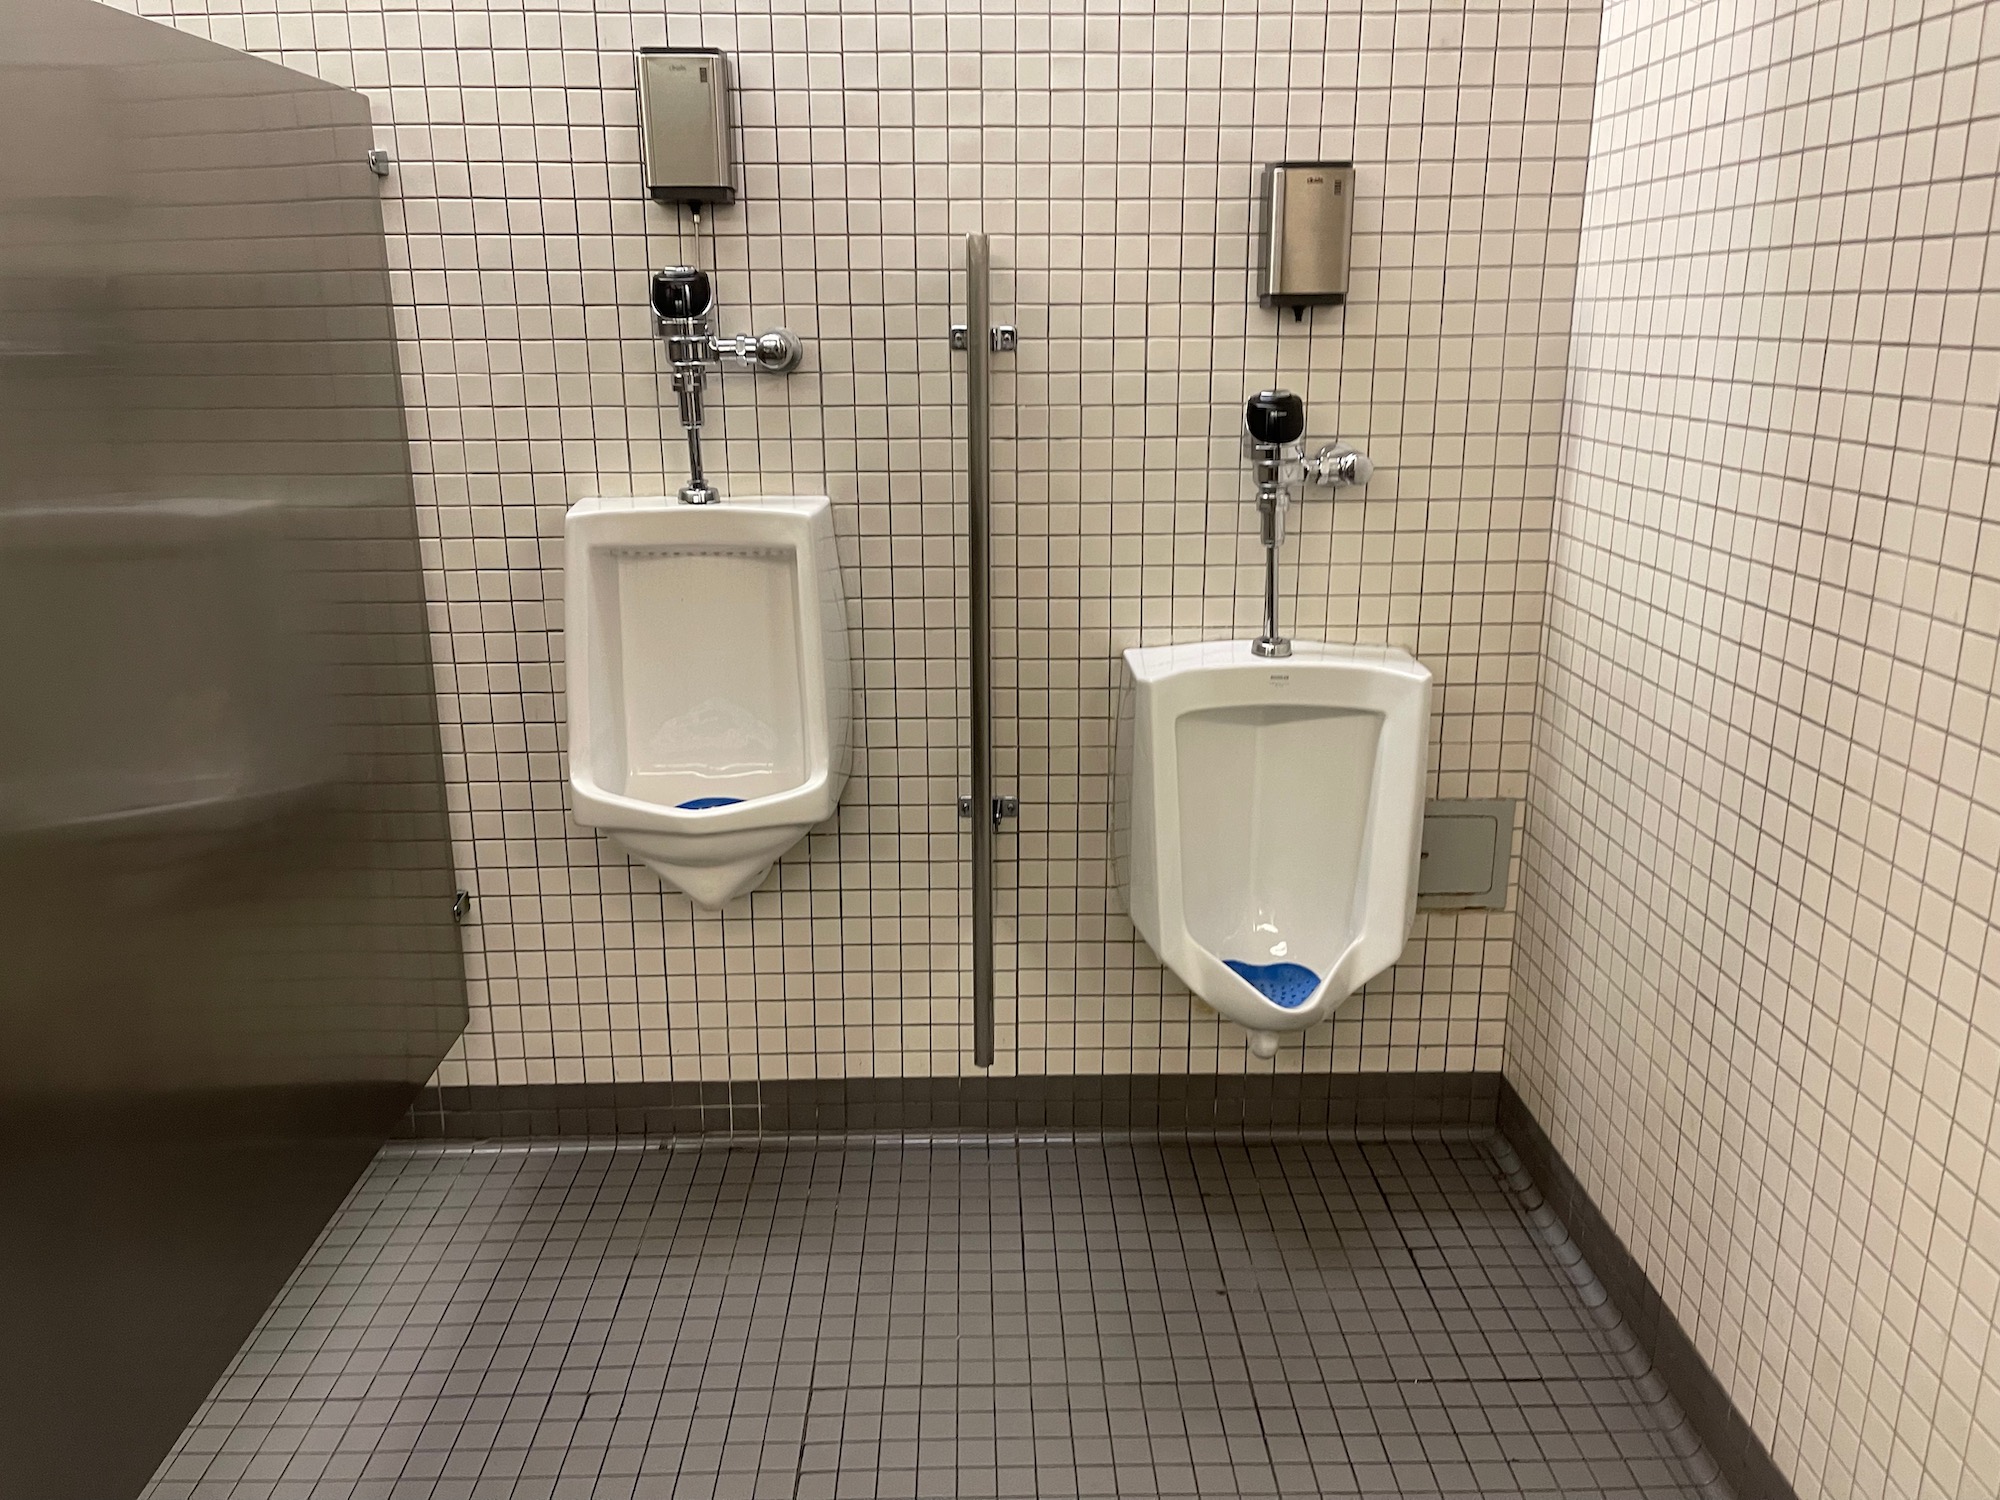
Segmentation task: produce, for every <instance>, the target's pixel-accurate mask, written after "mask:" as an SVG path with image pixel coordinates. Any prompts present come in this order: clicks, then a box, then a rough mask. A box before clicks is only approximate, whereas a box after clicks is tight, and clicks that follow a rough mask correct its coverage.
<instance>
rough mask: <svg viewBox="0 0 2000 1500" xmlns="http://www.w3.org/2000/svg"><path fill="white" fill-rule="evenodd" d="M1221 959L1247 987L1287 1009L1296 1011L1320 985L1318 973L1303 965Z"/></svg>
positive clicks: (1310, 997)
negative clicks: (1250, 962) (1252, 962)
mask: <svg viewBox="0 0 2000 1500" xmlns="http://www.w3.org/2000/svg"><path fill="white" fill-rule="evenodd" d="M1223 962H1224V963H1225V964H1227V965H1228V966H1229V967H1230V968H1231V969H1232V970H1234V971H1235V973H1236V974H1237V975H1238V976H1240V977H1241V978H1242V979H1243V980H1244V981H1245V982H1246V983H1247V984H1248V985H1249V986H1250V988H1252V989H1253V990H1255V991H1256V992H1257V993H1258V994H1260V995H1262V996H1263V997H1264V998H1265V999H1266V1000H1268V1001H1270V1002H1271V1003H1272V1004H1273V1005H1282V1006H1283V1007H1284V1008H1285V1009H1286V1010H1297V1009H1298V1008H1299V1007H1300V1006H1301V1005H1304V1004H1305V1003H1306V1001H1308V1000H1310V999H1312V997H1313V991H1314V990H1316V989H1318V988H1319V975H1317V974H1315V973H1313V971H1312V970H1311V969H1308V968H1307V967H1306V966H1305V965H1304V964H1246V963H1241V962H1239V961H1238V960H1236V959H1233V958H1225V959H1224V960H1223Z"/></svg>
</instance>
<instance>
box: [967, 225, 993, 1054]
mask: <svg viewBox="0 0 2000 1500" xmlns="http://www.w3.org/2000/svg"><path fill="white" fill-rule="evenodd" d="M991 274H992V263H991V255H990V252H989V249H988V246H987V240H986V236H985V235H983V234H969V235H967V236H966V237H965V447H966V452H965V459H966V462H965V475H966V485H965V499H966V505H965V570H966V595H967V600H968V605H969V608H968V610H967V613H968V615H969V623H970V626H971V634H972V643H971V644H972V652H971V655H972V674H971V675H972V1060H973V1062H974V1063H976V1064H978V1066H980V1067H982V1068H990V1067H992V1066H993V982H994V977H993V853H994V850H993V845H994V835H995V833H996V832H997V825H998V822H999V815H998V811H997V809H996V807H995V805H994V800H993V581H992V574H993V570H992V557H991V552H992V543H993V515H992V507H993V451H992V440H993V413H992V399H993V394H992V392H993V378H992V375H993V364H992V360H993V353H992V343H991V332H990V330H991V328H992V326H993V316H992V309H991V306H990V305H989V302H988V297H989V294H990V288H989V279H990V277H991Z"/></svg>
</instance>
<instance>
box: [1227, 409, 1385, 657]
mask: <svg viewBox="0 0 2000 1500" xmlns="http://www.w3.org/2000/svg"><path fill="white" fill-rule="evenodd" d="M1305 431H1306V404H1305V402H1303V401H1301V400H1300V399H1299V398H1298V397H1297V396H1296V395H1294V394H1293V393H1292V392H1290V391H1284V390H1270V391H1259V392H1258V393H1257V394H1256V395H1254V396H1252V397H1251V398H1250V399H1249V400H1248V401H1246V402H1245V403H1244V404H1243V443H1244V447H1245V449H1246V450H1247V451H1248V453H1249V455H1250V463H1251V470H1252V473H1253V474H1254V476H1255V478H1256V481H1257V523H1258V525H1257V529H1258V540H1259V541H1260V542H1261V543H1262V544H1263V547H1264V632H1263V634H1262V635H1260V636H1258V637H1257V639H1256V640H1254V641H1252V642H1251V643H1250V649H1251V650H1252V651H1254V652H1255V653H1256V654H1257V655H1259V656H1273V657H1281V656H1290V655H1291V654H1292V643H1291V642H1290V641H1288V640H1287V639H1285V637H1283V636H1281V635H1279V634H1278V545H1279V544H1280V543H1281V542H1283V541H1284V539H1285V511H1286V508H1287V507H1288V506H1289V505H1290V504H1291V499H1292V489H1291V486H1292V481H1293V480H1294V479H1295V478H1296V479H1305V480H1307V481H1309V482H1311V483H1313V484H1316V485H1323V486H1326V487H1327V488H1338V487H1340V486H1342V485H1350V484H1366V483H1367V482H1368V481H1369V479H1370V477H1371V476H1372V475H1373V474H1374V473H1375V465H1374V464H1372V463H1370V462H1369V461H1368V456H1367V455H1366V454H1365V453H1358V452H1356V451H1355V450H1354V449H1353V448H1352V447H1351V446H1349V445H1348V444H1346V443H1328V444H1326V445H1325V446H1324V447H1323V448H1321V449H1320V450H1319V452H1317V453H1315V454H1314V455H1313V456H1312V457H1311V458H1306V457H1305V456H1304V455H1303V454H1302V452H1301V451H1300V448H1299V440H1300V439H1301V438H1303V437H1304V436H1305Z"/></svg>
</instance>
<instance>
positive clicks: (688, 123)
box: [639, 47, 736, 205]
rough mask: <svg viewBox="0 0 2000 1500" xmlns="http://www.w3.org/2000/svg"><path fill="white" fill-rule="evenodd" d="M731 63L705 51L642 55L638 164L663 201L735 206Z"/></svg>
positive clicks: (646, 51) (658, 50) (656, 50)
mask: <svg viewBox="0 0 2000 1500" xmlns="http://www.w3.org/2000/svg"><path fill="white" fill-rule="evenodd" d="M729 136H730V130H729V59H728V57H727V56H725V55H724V54H723V53H720V52H717V51H714V50H713V49H711V48H706V47H642V48H640V49H639V162H640V166H641V167H642V168H643V170H644V171H645V174H646V191H647V192H648V193H650V194H651V195H652V196H653V197H655V198H657V199H658V200H659V201H660V202H662V203H692V204H696V205H699V204H703V203H734V202H735V201H736V158H735V154H734V153H733V152H732V151H731V150H730V142H729Z"/></svg>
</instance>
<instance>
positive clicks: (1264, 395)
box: [1243, 391, 1306, 446]
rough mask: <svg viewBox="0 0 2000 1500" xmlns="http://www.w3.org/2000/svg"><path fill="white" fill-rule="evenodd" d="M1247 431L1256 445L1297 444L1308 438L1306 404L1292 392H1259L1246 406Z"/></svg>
mask: <svg viewBox="0 0 2000 1500" xmlns="http://www.w3.org/2000/svg"><path fill="white" fill-rule="evenodd" d="M1243 430H1244V431H1245V432H1247V433H1249V434H1250V441H1251V442H1253V443H1275V444H1278V445H1280V446H1282V445H1284V444H1286V443H1296V442H1297V441H1298V440H1299V439H1300V438H1302V437H1304V436H1305V435H1306V404H1305V402H1303V401H1301V400H1300V399H1299V398H1298V397H1297V396H1295V395H1293V394H1292V393H1291V392H1290V391H1259V392H1258V393H1257V394H1256V395H1254V396H1252V397H1251V398H1250V399H1249V400H1248V401H1246V402H1244V403H1243Z"/></svg>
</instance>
